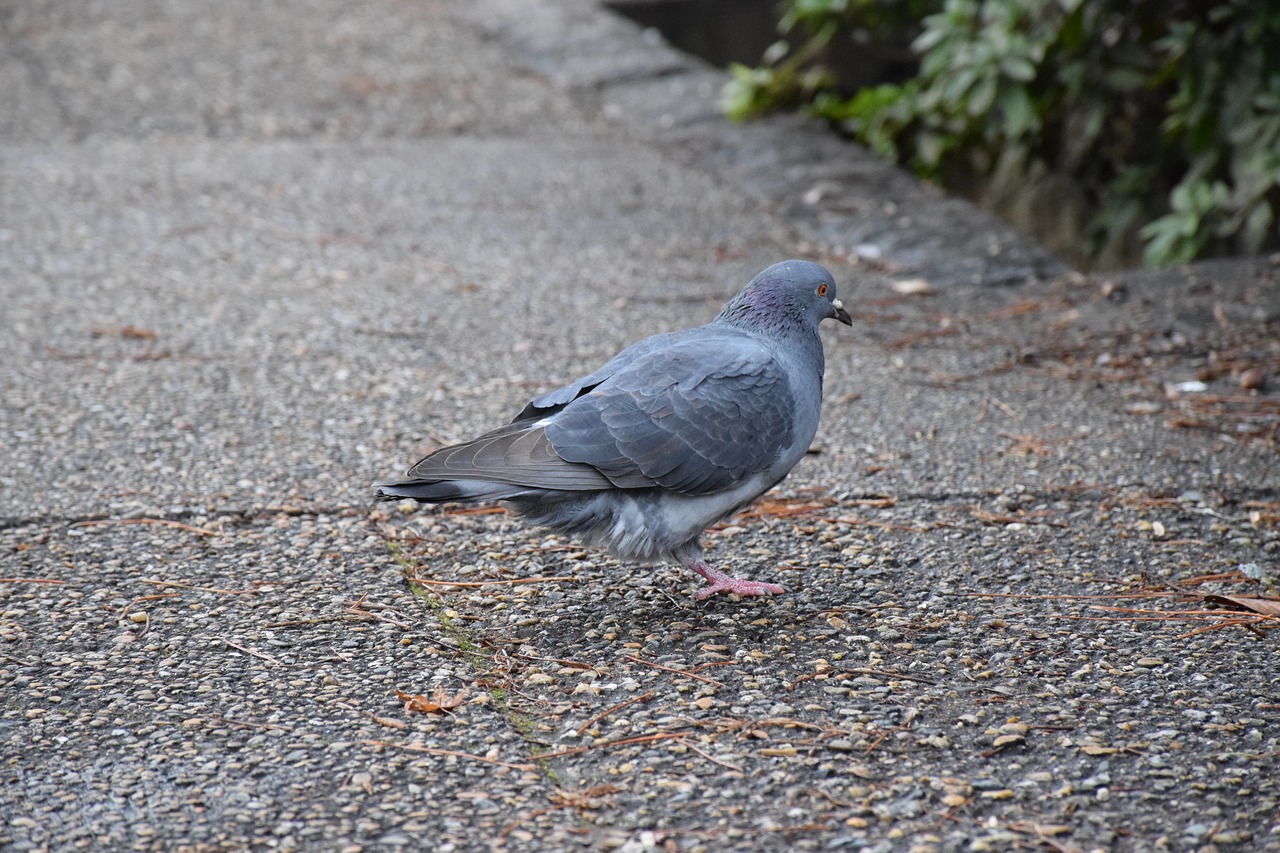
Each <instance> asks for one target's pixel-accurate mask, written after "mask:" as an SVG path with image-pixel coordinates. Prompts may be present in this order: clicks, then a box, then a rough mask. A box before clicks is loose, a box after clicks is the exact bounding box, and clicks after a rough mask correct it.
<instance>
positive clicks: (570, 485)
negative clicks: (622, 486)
mask: <svg viewBox="0 0 1280 853" xmlns="http://www.w3.org/2000/svg"><path fill="white" fill-rule="evenodd" d="M408 476H409V477H411V478H414V479H416V480H485V481H489V482H494V483H507V484H510V485H514V486H525V487H529V488H537V489H565V490H569V491H577V490H583V489H604V488H608V487H609V486H610V485H611V483H610V482H609V480H608V479H607V478H605V477H604V476H603V475H602V474H601V473H600V472H599V471H596V470H595V469H594V468H592V467H591V466H589V465H582V464H579V463H575V462H566V461H565V460H564V459H562V458H561V457H560V456H559V455H558V454H557V453H556V452H555V450H554V448H552V446H551V443H550V442H549V441H547V437H546V433H545V432H544V431H543V429H542V428H541V427H531V426H527V425H526V426H518V425H508V426H505V427H502V428H500V429H496V430H494V431H492V432H488V433H485V434H484V435H482V436H480V437H479V438H477V439H474V440H472V441H468V442H464V443H462V444H455V445H452V446H450V447H445V448H443V449H441V450H438V451H436V452H435V453H433V454H431V455H430V456H428V457H427V458H425V459H423V460H422V461H421V462H419V463H418V464H417V465H414V466H413V467H412V468H410V469H409V473H408Z"/></svg>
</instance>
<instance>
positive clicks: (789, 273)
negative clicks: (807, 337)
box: [716, 261, 853, 333]
mask: <svg viewBox="0 0 1280 853" xmlns="http://www.w3.org/2000/svg"><path fill="white" fill-rule="evenodd" d="M827 318H831V319H833V320H839V321H840V322H841V323H844V324H845V325H846V326H852V325H853V320H852V319H851V318H850V317H849V312H848V311H845V310H844V306H843V305H842V304H841V303H840V300H839V299H838V298H836V281H835V278H833V277H832V275H831V273H830V272H828V271H827V270H826V269H825V268H823V267H820V266H818V265H817V264H815V263H810V262H809V261H783V262H782V263H780V264H774V265H773V266H771V267H769V268H768V269H766V270H765V271H764V272H762V273H760V274H759V275H758V276H756V277H755V278H753V279H752V280H751V283H750V284H748V285H747V286H746V287H744V288H742V290H740V291H738V293H737V295H736V296H734V297H733V299H731V300H729V304H728V305H726V306H725V308H724V310H723V311H721V312H720V316H719V317H717V318H716V320H717V321H718V322H721V323H727V324H729V325H731V326H738V327H741V328H746V329H756V330H759V331H766V332H784V331H786V330H788V329H795V330H801V331H809V332H815V333H816V331H817V328H818V324H819V323H821V322H822V321H823V320H826V319H827Z"/></svg>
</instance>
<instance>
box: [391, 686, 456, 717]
mask: <svg viewBox="0 0 1280 853" xmlns="http://www.w3.org/2000/svg"><path fill="white" fill-rule="evenodd" d="M470 692H471V688H469V687H464V688H462V690H460V691H458V693H457V694H456V695H454V696H450V695H449V692H448V691H447V690H445V689H444V688H443V687H437V688H436V692H435V693H432V694H431V696H430V697H429V698H428V697H426V696H423V695H422V694H420V693H405V692H404V691H402V690H397V691H396V698H397V699H399V700H400V701H402V702H404V709H405V710H406V711H418V712H419V713H422V714H442V713H444V712H446V711H452V710H453V709H454V708H456V707H458V706H459V705H461V704H462V703H463V702H464V701H466V698H467V694H468V693H470Z"/></svg>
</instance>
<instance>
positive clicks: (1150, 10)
mask: <svg viewBox="0 0 1280 853" xmlns="http://www.w3.org/2000/svg"><path fill="white" fill-rule="evenodd" d="M913 22H919V23H913ZM780 28H781V29H782V30H783V31H784V32H788V33H791V34H792V35H793V37H798V44H799V46H798V47H797V48H795V49H792V48H791V47H790V46H789V45H788V43H787V42H785V41H784V42H779V43H778V44H777V45H775V46H774V47H773V48H771V49H770V51H769V52H768V53H767V54H766V56H765V59H764V63H763V65H762V67H760V68H747V67H744V66H736V67H734V68H733V75H734V77H733V80H732V82H731V83H730V85H729V86H728V87H727V89H726V98H725V107H726V110H727V111H728V112H729V114H730V115H731V116H733V117H735V118H739V119H741V118H746V117H749V116H752V115H758V114H760V113H762V112H764V111H765V110H767V109H772V108H775V107H778V106H784V105H789V104H797V103H800V104H805V105H807V107H808V108H809V109H811V110H812V111H814V112H815V113H817V114H818V115H821V116H823V117H825V118H827V119H829V120H831V121H833V122H836V123H837V124H838V125H839V126H840V127H842V128H843V129H845V130H847V131H848V132H850V133H852V134H854V135H855V136H856V137H857V138H858V139H860V140H862V141H863V142H865V143H866V144H867V145H869V146H870V147H872V148H873V149H875V150H876V151H877V152H879V153H881V154H883V155H884V156H886V157H889V158H892V159H894V160H896V161H898V162H903V163H906V164H909V165H910V166H911V168H912V169H914V170H915V171H916V172H917V174H919V175H921V176H924V177H926V178H930V179H936V180H941V181H943V182H946V181H948V180H951V179H954V178H956V177H957V176H959V175H972V174H974V173H977V174H979V175H989V174H991V173H992V172H994V171H995V170H996V168H997V166H1000V165H1001V164H1004V165H1007V164H1008V163H1010V162H1013V163H1021V164H1022V167H1023V168H1025V169H1028V170H1030V169H1032V168H1035V169H1039V170H1041V171H1043V170H1045V169H1047V170H1049V171H1051V172H1055V173H1057V174H1060V175H1064V176H1066V177H1067V178H1068V179H1069V180H1070V181H1071V183H1072V185H1073V186H1074V187H1076V188H1078V190H1079V192H1080V193H1081V194H1082V195H1083V197H1084V198H1085V199H1086V200H1087V203H1088V207H1089V209H1090V210H1091V211H1092V216H1091V221H1090V223H1089V226H1088V229H1087V237H1088V239H1089V243H1090V248H1091V249H1092V250H1094V251H1096V250H1098V249H1099V248H1101V247H1102V246H1103V245H1105V244H1106V243H1107V242H1108V241H1113V240H1117V239H1121V238H1123V237H1124V235H1126V234H1129V235H1131V234H1133V233H1134V232H1135V230H1136V232H1137V233H1138V234H1139V235H1140V237H1141V239H1142V240H1143V242H1144V244H1145V249H1144V260H1145V261H1146V262H1147V263H1152V264H1156V263H1170V262H1180V261H1187V260H1190V259H1192V258H1196V257H1201V256H1205V255H1209V254H1223V253H1230V252H1238V251H1244V252H1257V251H1260V250H1263V249H1268V248H1274V247H1276V246H1277V245H1280V234H1278V232H1277V228H1276V214H1277V212H1280V2H1277V0H1211V2H1194V0H1181V2H1155V0H1147V2H1137V3H1133V2H1124V0H1093V2H1088V3H1086V2H1083V0H787V2H786V4H785V5H784V16H783V19H782V21H781V23H780ZM904 31H905V32H907V33H908V37H912V38H913V39H914V40H913V41H912V48H913V50H914V51H915V52H916V53H917V54H918V55H919V58H920V66H919V73H918V74H917V76H915V77H914V78H912V79H909V80H907V81H906V82H904V83H901V84H884V85H879V86H874V87H870V88H864V89H862V90H860V91H858V92H855V93H853V94H852V95H846V94H843V93H841V92H839V91H838V89H837V86H838V82H837V81H836V79H835V78H834V76H833V75H832V74H831V73H830V72H829V71H828V70H827V62H828V61H829V60H830V58H831V57H832V56H833V55H834V52H835V51H838V50H856V49H857V40H856V39H855V40H849V39H848V37H847V36H848V34H850V33H852V34H854V35H855V36H859V37H860V38H861V39H862V40H863V41H864V42H865V40H866V39H867V38H873V39H881V38H888V37H891V36H893V35H900V34H901V33H903V32H904Z"/></svg>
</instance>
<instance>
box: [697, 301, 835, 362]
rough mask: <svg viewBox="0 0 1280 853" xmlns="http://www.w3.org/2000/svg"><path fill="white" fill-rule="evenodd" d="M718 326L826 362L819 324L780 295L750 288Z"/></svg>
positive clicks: (723, 314)
mask: <svg viewBox="0 0 1280 853" xmlns="http://www.w3.org/2000/svg"><path fill="white" fill-rule="evenodd" d="M715 322H716V323H718V324H721V325H725V326H732V327H734V328H736V329H741V330H743V331H745V332H749V333H751V334H753V335H756V336H758V337H761V338H764V339H765V340H767V341H769V342H771V343H774V344H775V345H776V344H784V343H785V344H788V345H789V347H788V348H790V349H793V350H797V351H801V352H807V354H808V355H809V356H810V357H812V358H815V359H817V361H818V363H819V364H821V362H822V339H821V338H820V337H819V336H818V328H817V324H816V323H815V322H813V320H811V319H810V318H809V317H808V316H807V314H806V312H805V310H804V309H803V308H802V307H801V306H799V305H797V304H796V303H795V302H794V300H791V299H789V298H788V294H786V293H780V292H778V291H753V290H752V289H750V288H748V289H746V290H744V291H742V292H741V293H739V294H738V295H737V296H735V297H734V298H733V299H732V300H731V301H730V302H729V304H728V305H726V306H725V308H724V310H723V311H721V312H720V315H719V316H718V317H716V319H715Z"/></svg>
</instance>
